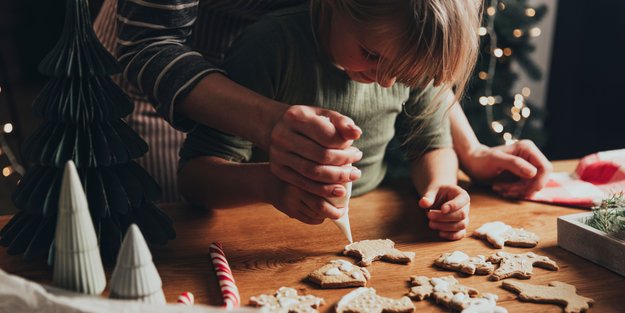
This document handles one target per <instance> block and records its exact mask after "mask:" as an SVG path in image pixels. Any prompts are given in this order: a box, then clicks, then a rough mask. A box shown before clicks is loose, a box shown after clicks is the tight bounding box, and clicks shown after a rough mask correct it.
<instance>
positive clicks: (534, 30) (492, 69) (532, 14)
mask: <svg viewBox="0 0 625 313" xmlns="http://www.w3.org/2000/svg"><path fill="white" fill-rule="evenodd" d="M527 2H528V1H526V0H499V1H497V0H487V1H485V3H484V16H483V26H482V27H481V28H480V34H479V35H480V37H481V38H480V39H481V41H480V42H481V44H480V57H479V59H478V63H477V65H476V68H475V72H474V77H473V79H472V82H471V84H470V86H469V88H468V90H467V94H468V95H469V96H468V97H467V98H466V99H465V101H463V106H464V110H465V112H466V114H467V117H468V119H469V121H470V122H471V126H472V127H473V129H474V130H475V132H476V134H477V135H478V138H480V140H481V141H482V142H483V143H485V144H487V145H490V146H493V145H499V144H502V143H511V142H514V141H515V140H518V139H521V138H522V137H523V138H530V139H533V140H534V141H536V142H537V143H538V144H540V143H541V142H542V141H544V138H543V136H542V134H541V132H540V130H538V129H536V128H532V127H531V126H530V125H529V123H527V120H528V118H529V117H530V112H531V113H532V115H533V116H535V117H540V115H541V112H540V111H539V110H537V109H536V107H535V106H534V105H533V104H532V103H531V101H529V100H528V99H527V97H528V96H529V94H530V90H529V89H528V88H523V89H522V90H513V87H514V83H515V82H516V80H517V79H518V76H519V74H518V73H516V72H515V71H514V66H513V62H516V63H517V64H518V65H519V67H520V68H521V69H522V70H523V71H524V72H525V73H527V75H528V77H529V78H530V79H533V80H538V79H541V76H542V75H541V72H540V69H539V68H538V66H537V65H536V64H535V63H534V62H533V61H532V60H531V59H530V57H529V55H530V54H531V53H532V52H533V51H534V49H535V47H534V45H533V44H532V43H531V38H532V37H536V36H538V35H540V29H539V28H538V27H535V25H536V24H537V23H538V22H539V21H540V20H541V19H542V18H543V17H544V15H545V13H546V11H547V8H546V6H545V5H542V6H540V7H536V8H533V7H530V6H529V5H528V4H527Z"/></svg>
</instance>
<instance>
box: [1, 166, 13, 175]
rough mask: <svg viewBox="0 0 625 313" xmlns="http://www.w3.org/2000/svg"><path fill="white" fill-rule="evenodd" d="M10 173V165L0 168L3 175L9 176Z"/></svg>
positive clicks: (11, 172)
mask: <svg viewBox="0 0 625 313" xmlns="http://www.w3.org/2000/svg"><path fill="white" fill-rule="evenodd" d="M11 174H13V169H12V168H11V167H10V166H6V167H5V168H3V169H2V175H3V176H4V177H9V176H10V175H11Z"/></svg>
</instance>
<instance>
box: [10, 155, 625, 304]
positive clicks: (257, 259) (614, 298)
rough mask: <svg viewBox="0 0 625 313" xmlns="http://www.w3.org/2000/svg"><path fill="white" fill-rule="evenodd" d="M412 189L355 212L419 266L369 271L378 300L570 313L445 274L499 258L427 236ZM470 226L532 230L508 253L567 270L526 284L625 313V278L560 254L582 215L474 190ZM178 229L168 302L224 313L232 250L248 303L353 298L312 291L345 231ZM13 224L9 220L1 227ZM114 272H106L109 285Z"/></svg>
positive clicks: (158, 257)
mask: <svg viewBox="0 0 625 313" xmlns="http://www.w3.org/2000/svg"><path fill="white" fill-rule="evenodd" d="M575 164H576V162H574V161H562V162H556V163H555V166H556V170H572V169H573V168H574V166H575ZM412 190H413V189H412V187H411V186H410V184H409V182H408V180H401V181H395V182H392V183H388V184H384V185H383V186H382V187H380V188H378V189H377V190H375V191H373V192H371V193H369V194H367V195H365V196H362V197H358V198H353V199H352V200H351V203H350V204H351V205H350V218H351V225H352V232H353V236H354V240H364V239H378V238H390V239H392V240H393V241H395V242H396V243H397V247H398V248H399V249H401V250H407V251H414V252H415V253H416V255H417V256H416V259H415V260H414V262H412V263H410V264H409V265H399V264H390V263H385V262H380V261H378V262H374V263H373V265H371V266H369V270H370V271H371V273H372V279H371V281H370V283H369V286H371V287H375V288H376V290H377V291H378V294H380V295H382V296H387V297H394V298H399V297H401V296H403V295H405V294H406V292H407V291H408V283H407V281H408V279H409V277H410V275H416V274H418V275H425V276H429V277H437V276H442V275H453V276H455V277H456V278H458V280H459V281H460V282H461V283H462V284H465V285H468V286H471V287H474V288H477V289H478V290H479V291H480V292H490V293H495V294H497V295H498V296H499V305H501V306H504V307H505V308H507V309H508V310H509V311H510V312H545V313H547V312H562V308H561V307H559V306H557V305H552V304H534V303H523V302H519V301H518V300H516V296H515V295H514V294H512V293H510V292H508V291H506V290H504V289H501V288H500V285H501V282H491V281H488V279H487V277H486V276H469V277H464V276H460V275H459V274H457V273H455V272H447V271H442V270H439V269H436V268H434V267H433V266H432V262H433V261H434V259H436V258H437V257H438V256H439V255H440V254H441V253H444V252H451V251H454V250H460V251H463V252H465V253H467V254H469V255H476V254H483V255H490V254H491V253H494V252H496V251H497V250H494V249H491V248H490V247H489V246H487V245H486V244H485V242H483V241H481V240H477V239H474V238H471V237H467V238H465V239H463V240H460V241H453V242H449V241H444V240H441V239H439V238H438V237H437V235H436V233H434V232H433V231H431V230H429V229H428V227H427V222H426V217H425V215H424V213H423V212H422V211H421V210H419V209H417V204H416V200H415V199H416V196H415V193H414V192H413V191H412ZM469 193H470V194H471V225H470V227H469V233H471V232H472V231H473V230H475V229H476V228H478V227H479V226H481V225H482V224H484V223H486V222H491V221H496V220H499V221H503V222H505V223H507V224H510V225H512V226H514V227H523V228H525V229H527V230H530V231H532V232H535V233H536V234H538V235H539V236H540V238H541V240H540V243H539V245H538V246H537V247H535V248H531V249H522V248H511V247H506V248H505V251H508V252H513V253H514V252H519V253H520V252H527V251H533V252H535V253H538V254H540V255H545V256H548V257H550V258H552V259H554V260H555V261H556V262H557V263H558V264H559V266H560V270H559V271H556V272H552V271H548V270H544V269H541V268H536V269H535V270H534V276H533V277H532V278H531V279H530V280H529V281H527V282H529V283H534V284H546V283H548V282H550V281H554V280H558V281H562V282H566V283H569V284H573V285H575V286H576V287H577V289H578V293H579V294H581V295H583V296H586V297H590V298H593V299H594V300H595V305H594V306H593V307H592V308H591V312H625V300H623V298H624V296H625V278H624V277H622V276H619V275H617V274H615V273H613V272H611V271H609V270H607V269H605V268H603V267H600V266H598V265H596V264H594V263H591V262H589V261H586V260H585V259H582V258H580V257H578V256H577V255H574V254H572V253H570V252H568V251H566V250H563V249H562V248H559V247H558V246H557V242H556V219H557V217H558V216H561V215H566V214H572V213H579V212H583V210H580V209H573V208H565V207H559V206H551V205H545V204H539V203H532V202H524V201H510V200H505V199H502V198H499V197H497V196H496V195H494V194H493V193H492V192H490V191H489V190H487V189H485V188H479V187H471V188H469ZM165 209H166V211H167V212H168V213H169V214H170V216H171V217H172V218H173V219H174V221H175V228H176V231H177V236H178V237H177V239H176V240H174V241H173V242H171V243H169V244H168V245H166V246H162V247H161V246H156V247H152V253H153V256H154V260H155V263H156V266H157V268H158V270H159V273H160V275H161V277H162V279H163V289H164V291H165V295H166V297H167V300H168V302H175V301H176V298H177V296H178V294H180V293H181V292H183V291H191V292H193V293H194V294H195V297H196V303H203V304H211V305H219V304H220V301H221V296H220V293H219V286H218V284H217V281H216V278H215V276H214V272H213V270H212V266H211V261H210V257H209V256H208V246H209V244H210V243H211V242H213V241H221V242H222V243H223V246H224V249H225V251H226V255H227V257H228V260H229V262H230V265H231V267H232V270H233V272H234V275H235V278H236V281H237V285H238V287H239V289H240V292H241V297H242V301H243V303H247V301H248V299H249V297H251V296H253V295H258V294H261V293H272V292H273V291H274V290H276V289H277V288H279V287H281V286H289V287H294V288H297V289H299V290H300V292H301V293H304V294H313V295H316V296H320V297H323V298H324V299H325V300H326V305H325V306H324V307H322V309H321V311H322V312H332V309H333V306H334V305H335V304H336V302H337V301H338V300H339V299H340V297H342V296H343V295H345V294H346V293H348V292H349V291H351V290H352V289H330V290H322V289H319V288H317V287H316V286H314V285H312V284H310V283H308V282H307V281H305V280H304V279H305V277H306V275H307V274H308V273H310V272H311V271H313V270H315V269H317V268H318V267H320V266H322V265H323V264H325V263H326V262H327V261H330V260H333V259H337V258H345V257H343V256H341V255H340V253H341V251H342V250H343V247H344V245H345V244H346V240H345V238H343V237H342V235H341V233H340V232H339V230H338V228H337V227H336V226H334V224H333V223H331V222H329V221H326V222H325V223H323V224H322V225H319V226H309V225H305V224H302V223H300V222H298V221H296V220H292V219H289V218H288V217H286V216H285V215H284V214H282V213H281V212H279V211H277V210H275V209H274V208H273V207H271V206H269V205H250V206H245V207H240V208H236V209H229V210H218V211H215V212H203V211H198V210H196V209H192V208H189V207H185V206H184V205H174V206H165ZM8 220H9V216H4V217H0V226H3V225H4V224H6V222H7V221H8ZM0 268H2V269H4V270H5V271H7V272H9V273H13V274H17V275H19V276H22V277H25V278H27V279H31V280H34V281H37V282H42V283H49V282H50V281H51V277H52V272H51V269H50V268H48V267H47V266H46V265H45V264H44V263H43V261H42V262H24V261H23V260H22V259H21V256H9V255H7V254H6V251H5V249H4V248H0ZM111 271H112V269H111V268H107V277H109V278H110V273H111ZM415 306H416V307H417V312H447V310H445V309H444V308H443V307H440V306H437V305H435V304H433V303H431V302H428V301H421V302H415Z"/></svg>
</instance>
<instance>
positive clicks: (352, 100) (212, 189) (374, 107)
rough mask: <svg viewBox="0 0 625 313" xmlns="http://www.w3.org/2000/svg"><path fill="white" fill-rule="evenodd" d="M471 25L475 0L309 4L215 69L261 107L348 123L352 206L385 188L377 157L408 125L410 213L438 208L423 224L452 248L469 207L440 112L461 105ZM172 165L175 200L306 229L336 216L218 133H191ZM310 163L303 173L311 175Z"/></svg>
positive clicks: (240, 42)
mask: <svg viewBox="0 0 625 313" xmlns="http://www.w3.org/2000/svg"><path fill="white" fill-rule="evenodd" d="M479 16H480V15H479V8H478V3H477V2H476V1H474V0H412V1H409V0H332V1H331V0H314V1H311V4H310V7H298V8H294V9H289V10H285V11H280V12H277V13H274V14H271V15H269V16H267V17H265V18H264V19H262V20H261V21H259V22H258V23H256V24H254V25H252V26H251V27H250V28H248V29H247V30H246V31H245V32H244V33H243V34H242V35H241V36H240V37H239V38H238V39H237V40H236V41H235V43H234V44H233V45H232V47H231V48H230V50H229V51H228V54H227V56H226V59H225V63H224V65H223V68H224V69H225V70H226V71H227V73H228V76H229V77H230V78H231V79H232V80H234V81H235V82H238V83H239V84H241V85H243V86H246V87H248V88H250V89H252V90H254V91H256V92H258V93H260V94H262V95H265V96H267V97H269V98H272V99H275V100H278V101H281V102H285V103H316V104H318V105H319V106H321V107H324V108H328V109H332V110H336V111H338V112H340V113H342V114H344V115H347V116H349V117H351V118H352V119H353V120H354V121H355V124H356V125H359V126H360V127H361V128H362V130H363V134H362V137H361V138H360V139H359V140H357V141H355V142H354V146H356V147H357V148H358V149H359V150H360V151H362V152H363V157H362V159H361V161H359V162H358V163H357V164H355V165H357V167H358V168H359V169H360V170H361V171H362V173H359V174H361V178H360V179H359V180H357V181H356V182H354V185H353V191H352V195H353V196H358V195H361V194H363V193H366V192H368V191H370V190H372V189H374V188H375V187H376V186H377V185H378V184H379V183H380V182H381V180H382V179H383V177H384V174H385V171H386V164H385V163H384V161H383V159H384V153H385V149H386V147H387V145H388V143H389V141H390V140H391V138H392V137H393V136H394V127H393V126H394V123H395V119H396V117H397V116H398V114H400V113H401V112H402V110H404V111H405V112H406V113H407V115H408V116H409V117H410V119H409V121H410V123H409V124H408V125H407V129H408V130H409V131H410V133H409V135H408V136H406V144H405V146H406V148H407V150H408V151H407V154H408V156H409V157H410V159H411V162H412V170H411V172H412V173H411V174H412V177H413V181H414V183H415V187H416V189H417V191H418V192H419V194H421V195H423V198H422V199H420V201H419V205H420V206H422V207H429V208H433V209H440V211H437V212H436V213H434V214H430V215H429V217H430V219H431V221H430V227H432V228H435V229H438V230H439V231H440V235H441V236H442V237H444V238H448V239H460V238H462V237H463V236H464V232H465V229H466V227H467V221H468V209H469V196H468V194H467V193H466V191H464V190H462V189H461V188H460V187H458V186H457V181H456V179H457V178H456V175H457V170H458V161H457V158H456V155H455V153H454V151H453V149H452V147H451V136H450V127H449V120H448V116H447V115H446V114H445V113H446V110H447V109H448V108H450V106H451V105H452V104H453V103H455V101H456V99H457V97H454V96H453V95H452V93H451V87H452V86H454V87H455V88H456V90H457V94H458V95H459V94H461V91H462V90H463V89H464V85H465V83H466V81H467V79H468V77H469V74H470V71H471V69H472V65H473V64H474V63H475V58H476V55H477V48H478V43H477V35H476V34H477V28H478V26H479ZM396 82H397V83H396ZM242 114H245V113H242ZM253 118H254V117H253V116H250V119H253ZM180 157H181V165H180V172H179V180H180V186H181V188H180V189H181V192H182V194H183V195H184V196H185V197H186V198H187V199H188V200H189V201H191V202H193V203H197V204H201V205H204V206H208V207H231V206H236V205H242V204H245V203H250V202H259V201H260V202H266V203H271V204H272V205H274V206H275V207H276V208H278V209H279V210H281V211H283V212H284V213H286V214H287V215H289V216H291V217H294V218H297V219H299V220H300V221H302V222H305V223H310V224H318V223H321V222H322V221H323V219H324V218H326V217H329V218H338V217H339V216H340V215H341V214H342V213H343V212H342V211H341V210H338V209H336V208H334V207H333V206H331V205H330V204H329V203H328V202H327V201H325V200H324V199H323V198H320V197H317V196H315V195H312V194H309V193H307V192H304V191H302V190H300V189H299V188H296V187H293V186H291V185H287V184H285V183H284V182H282V181H281V180H279V179H277V178H276V177H274V176H273V175H272V174H271V171H270V166H272V164H271V163H262V162H260V161H262V160H263V159H262V156H260V154H259V153H258V151H256V150H253V147H252V144H251V143H250V142H247V141H244V140H242V139H239V138H235V137H233V136H230V135H228V134H225V133H221V132H219V131H217V130H215V129H211V128H208V127H206V126H198V127H197V128H196V129H194V130H193V131H192V132H190V133H189V135H188V136H187V139H186V141H185V143H184V145H183V148H182V149H181V152H180ZM303 157H305V158H308V159H313V158H314V157H315V156H303ZM271 158H272V159H273V158H281V159H283V160H285V159H288V158H292V156H290V155H286V154H285V155H271ZM286 163H288V162H286ZM313 164H314V163H313V162H311V164H310V169H311V172H312V173H314V172H315V170H317V169H318V167H316V166H314V165H313ZM353 170H354V171H357V169H356V168H353ZM319 180H323V177H319Z"/></svg>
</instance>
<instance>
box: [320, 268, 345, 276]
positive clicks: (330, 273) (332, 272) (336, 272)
mask: <svg viewBox="0 0 625 313" xmlns="http://www.w3.org/2000/svg"><path fill="white" fill-rule="evenodd" d="M323 275H326V276H339V275H341V271H339V269H338V268H336V267H333V268H331V269H329V270H327V271H326V272H325V273H323Z"/></svg>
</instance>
